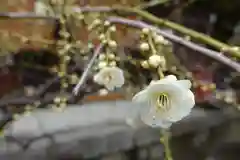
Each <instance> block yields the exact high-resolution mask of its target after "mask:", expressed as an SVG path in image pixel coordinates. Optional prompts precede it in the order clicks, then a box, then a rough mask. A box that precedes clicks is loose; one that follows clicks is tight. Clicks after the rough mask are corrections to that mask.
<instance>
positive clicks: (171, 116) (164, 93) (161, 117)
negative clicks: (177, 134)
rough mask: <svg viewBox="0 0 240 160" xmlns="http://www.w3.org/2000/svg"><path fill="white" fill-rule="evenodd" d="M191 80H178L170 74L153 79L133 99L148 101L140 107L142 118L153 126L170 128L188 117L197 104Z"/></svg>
mask: <svg viewBox="0 0 240 160" xmlns="http://www.w3.org/2000/svg"><path fill="white" fill-rule="evenodd" d="M190 87H191V82H190V81H189V80H177V78H176V77H175V76H173V75H169V76H167V77H165V78H163V79H161V80H158V81H152V82H151V83H150V85H149V86H147V87H146V89H144V90H143V91H141V92H139V93H137V94H136V95H135V96H134V97H133V101H135V102H142V103H146V105H145V106H144V107H143V108H141V109H140V119H141V121H142V122H143V123H145V124H147V125H149V126H152V127H161V128H169V127H170V126H171V125H172V123H174V122H177V121H180V120H181V119H183V118H184V117H186V116H187V115H188V114H189V113H190V112H191V109H192V108H193V107H194V105H195V100H194V95H193V93H192V92H191V90H190Z"/></svg>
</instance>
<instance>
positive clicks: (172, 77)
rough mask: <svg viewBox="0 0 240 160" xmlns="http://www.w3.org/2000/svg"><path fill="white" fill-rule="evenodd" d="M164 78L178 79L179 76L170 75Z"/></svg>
mask: <svg viewBox="0 0 240 160" xmlns="http://www.w3.org/2000/svg"><path fill="white" fill-rule="evenodd" d="M164 79H167V80H169V81H177V77H176V76H174V75H168V76H166V77H165V78H164Z"/></svg>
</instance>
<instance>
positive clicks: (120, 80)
mask: <svg viewBox="0 0 240 160" xmlns="http://www.w3.org/2000/svg"><path fill="white" fill-rule="evenodd" d="M94 81H95V82H96V83H98V84H101V85H104V86H105V87H106V88H107V89H108V90H114V89H115V88H116V87H121V86H122V85H123V84H124V74H123V71H122V70H121V69H120V68H118V67H104V68H103V69H101V70H100V71H99V72H98V73H97V74H96V75H95V76H94Z"/></svg>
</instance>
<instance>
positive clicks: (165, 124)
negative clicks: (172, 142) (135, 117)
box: [141, 114, 172, 128]
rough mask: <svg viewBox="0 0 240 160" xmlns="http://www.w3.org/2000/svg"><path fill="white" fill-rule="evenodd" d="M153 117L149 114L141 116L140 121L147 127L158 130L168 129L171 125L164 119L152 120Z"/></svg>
mask: <svg viewBox="0 0 240 160" xmlns="http://www.w3.org/2000/svg"><path fill="white" fill-rule="evenodd" d="M154 116H155V115H152V114H149V115H144V116H141V120H142V121H143V123H145V124H146V125H148V126H151V127H153V128H156V127H160V128H169V127H170V126H171V125H172V122H170V121H166V120H164V119H159V118H153V117H154Z"/></svg>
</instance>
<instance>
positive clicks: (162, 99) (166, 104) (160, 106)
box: [156, 93, 171, 112]
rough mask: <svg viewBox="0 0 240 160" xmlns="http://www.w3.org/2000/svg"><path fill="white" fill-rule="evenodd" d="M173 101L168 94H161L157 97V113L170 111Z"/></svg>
mask: <svg viewBox="0 0 240 160" xmlns="http://www.w3.org/2000/svg"><path fill="white" fill-rule="evenodd" d="M170 105H171V101H170V96H169V95H168V94H167V93H160V94H158V95H157V97H156V111H157V112H159V111H168V110H169V109H170Z"/></svg>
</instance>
